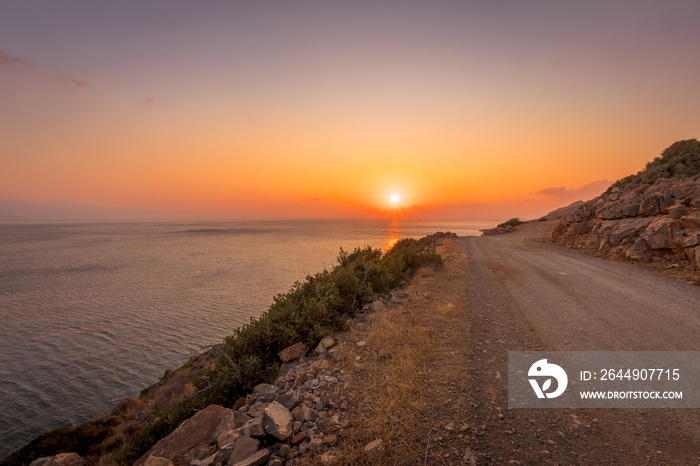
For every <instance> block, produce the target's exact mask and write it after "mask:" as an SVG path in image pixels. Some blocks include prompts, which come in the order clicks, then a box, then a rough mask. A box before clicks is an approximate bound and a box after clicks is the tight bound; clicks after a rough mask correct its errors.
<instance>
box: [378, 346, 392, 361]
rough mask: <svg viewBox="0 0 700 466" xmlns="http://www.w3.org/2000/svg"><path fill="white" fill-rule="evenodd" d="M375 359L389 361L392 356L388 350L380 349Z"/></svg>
mask: <svg viewBox="0 0 700 466" xmlns="http://www.w3.org/2000/svg"><path fill="white" fill-rule="evenodd" d="M377 357H378V358H379V359H380V360H384V359H391V357H392V354H391V351H390V350H388V349H386V348H382V349H380V350H379V352H378V353H377Z"/></svg>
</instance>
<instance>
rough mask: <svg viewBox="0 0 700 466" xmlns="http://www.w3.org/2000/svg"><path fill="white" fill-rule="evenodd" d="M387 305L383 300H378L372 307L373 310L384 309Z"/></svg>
mask: <svg viewBox="0 0 700 466" xmlns="http://www.w3.org/2000/svg"><path fill="white" fill-rule="evenodd" d="M385 307H386V306H385V305H384V303H383V302H382V301H381V300H377V301H375V302H373V303H372V304H371V305H370V309H371V310H372V312H379V311H382V310H384V308H385Z"/></svg>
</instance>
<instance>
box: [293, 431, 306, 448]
mask: <svg viewBox="0 0 700 466" xmlns="http://www.w3.org/2000/svg"><path fill="white" fill-rule="evenodd" d="M308 438H309V436H308V435H306V432H299V433H298V434H296V435H295V436H294V437H292V445H299V444H300V443H301V442H303V441H304V440H306V439H308Z"/></svg>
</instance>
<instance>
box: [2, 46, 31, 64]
mask: <svg viewBox="0 0 700 466" xmlns="http://www.w3.org/2000/svg"><path fill="white" fill-rule="evenodd" d="M16 65H26V66H31V63H29V62H28V61H26V60H23V59H21V58H19V57H17V56H15V55H12V54H11V53H10V52H8V51H6V50H3V49H0V66H16Z"/></svg>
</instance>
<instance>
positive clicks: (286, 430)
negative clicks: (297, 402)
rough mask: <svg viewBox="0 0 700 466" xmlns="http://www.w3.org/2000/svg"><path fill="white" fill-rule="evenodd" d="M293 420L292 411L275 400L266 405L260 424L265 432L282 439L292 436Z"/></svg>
mask: <svg viewBox="0 0 700 466" xmlns="http://www.w3.org/2000/svg"><path fill="white" fill-rule="evenodd" d="M293 421H294V417H293V416H292V413H291V412H290V411H289V410H288V409H287V408H285V407H284V406H282V405H281V404H279V403H278V402H276V401H273V402H272V403H270V404H269V405H267V407H266V408H265V411H264V412H263V421H262V425H263V428H264V429H265V432H267V433H268V434H270V435H272V436H273V437H275V438H277V439H279V440H282V441H285V440H287V439H288V438H289V437H291V436H292V427H291V424H292V422H293Z"/></svg>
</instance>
